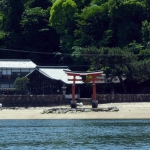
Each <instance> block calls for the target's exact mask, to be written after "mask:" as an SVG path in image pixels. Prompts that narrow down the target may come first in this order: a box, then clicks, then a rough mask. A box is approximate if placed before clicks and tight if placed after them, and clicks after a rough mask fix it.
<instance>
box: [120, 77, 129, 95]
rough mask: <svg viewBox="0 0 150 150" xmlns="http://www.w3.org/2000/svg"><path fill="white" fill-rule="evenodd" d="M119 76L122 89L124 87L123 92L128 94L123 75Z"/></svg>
mask: <svg viewBox="0 0 150 150" xmlns="http://www.w3.org/2000/svg"><path fill="white" fill-rule="evenodd" d="M118 78H119V80H120V84H121V86H122V89H123V94H127V88H126V85H125V84H124V82H123V80H122V77H121V75H118Z"/></svg>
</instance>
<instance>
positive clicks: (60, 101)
mask: <svg viewBox="0 0 150 150" xmlns="http://www.w3.org/2000/svg"><path fill="white" fill-rule="evenodd" d="M0 103H2V106H3V107H42V106H45V107H46V106H54V105H64V104H65V105H66V104H70V101H68V100H64V97H63V95H44V96H43V95H1V96H0Z"/></svg>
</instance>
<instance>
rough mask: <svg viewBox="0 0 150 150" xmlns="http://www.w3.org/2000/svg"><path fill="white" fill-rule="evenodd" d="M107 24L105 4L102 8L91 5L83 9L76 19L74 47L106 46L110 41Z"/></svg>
mask: <svg viewBox="0 0 150 150" xmlns="http://www.w3.org/2000/svg"><path fill="white" fill-rule="evenodd" d="M109 24H110V18H109V16H108V7H107V3H105V4H104V5H103V6H97V5H92V6H89V7H86V8H84V9H83V11H82V13H81V14H80V15H79V18H78V19H77V27H78V28H77V29H76V30H75V37H76V40H75V42H74V45H77V46H81V47H86V46H96V47H100V46H108V45H109V42H110V39H111V30H109Z"/></svg>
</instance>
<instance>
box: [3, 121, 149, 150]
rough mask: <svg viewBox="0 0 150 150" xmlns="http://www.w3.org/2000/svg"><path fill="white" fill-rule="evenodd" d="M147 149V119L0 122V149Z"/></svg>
mask: <svg viewBox="0 0 150 150" xmlns="http://www.w3.org/2000/svg"><path fill="white" fill-rule="evenodd" d="M51 149H52V150H55V149H56V150H123V149H125V150H131V149H133V150H138V149H139V150H149V149H150V120H0V150H51Z"/></svg>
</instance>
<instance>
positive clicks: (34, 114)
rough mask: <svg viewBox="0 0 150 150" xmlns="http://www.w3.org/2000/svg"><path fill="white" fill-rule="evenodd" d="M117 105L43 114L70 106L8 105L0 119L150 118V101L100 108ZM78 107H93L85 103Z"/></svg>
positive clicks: (110, 104) (2, 111)
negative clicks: (106, 109) (95, 109)
mask: <svg viewBox="0 0 150 150" xmlns="http://www.w3.org/2000/svg"><path fill="white" fill-rule="evenodd" d="M108 107H117V108H118V109H119V111H118V112H103V111H100V112H80V113H66V114H56V113H55V114H50V113H48V114H42V112H43V110H45V109H50V108H70V106H69V105H66V106H52V107H29V108H24V107H15V108H12V107H10V108H9V107H8V108H5V107H4V108H2V110H1V109H0V120H4V119H150V102H135V103H133V102H132V103H107V104H99V105H98V108H108ZM78 108H91V105H83V106H82V107H78Z"/></svg>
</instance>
